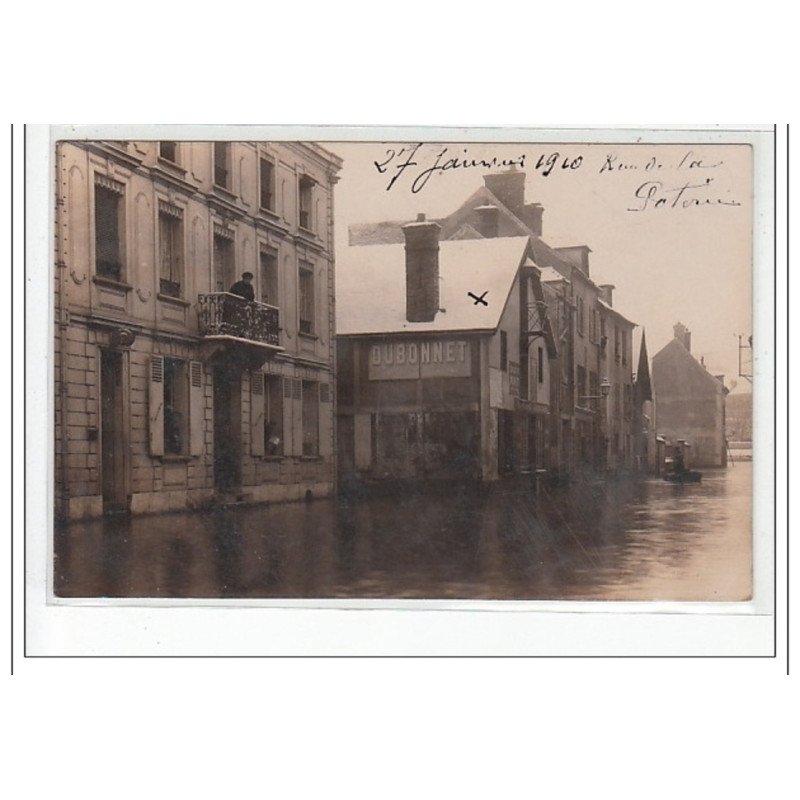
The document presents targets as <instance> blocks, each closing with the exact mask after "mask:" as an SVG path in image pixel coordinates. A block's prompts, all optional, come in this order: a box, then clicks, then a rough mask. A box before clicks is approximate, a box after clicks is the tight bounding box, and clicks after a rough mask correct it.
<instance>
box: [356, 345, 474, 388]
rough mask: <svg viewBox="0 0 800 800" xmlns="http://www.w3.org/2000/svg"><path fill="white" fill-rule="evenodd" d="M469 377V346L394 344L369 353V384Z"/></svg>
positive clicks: (378, 346)
mask: <svg viewBox="0 0 800 800" xmlns="http://www.w3.org/2000/svg"><path fill="white" fill-rule="evenodd" d="M471 374H472V357H471V353H470V344H469V342H466V341H463V340H459V339H441V340H437V341H427V342H409V341H397V342H389V343H385V344H373V345H371V346H370V349H369V379H370V380H371V381H390V380H395V381H396V380H414V379H417V378H468V377H469V376H470V375H471Z"/></svg>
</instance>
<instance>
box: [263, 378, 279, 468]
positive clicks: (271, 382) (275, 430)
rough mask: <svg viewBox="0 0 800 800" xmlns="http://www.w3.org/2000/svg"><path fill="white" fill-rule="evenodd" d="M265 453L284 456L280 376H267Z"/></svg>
mask: <svg viewBox="0 0 800 800" xmlns="http://www.w3.org/2000/svg"><path fill="white" fill-rule="evenodd" d="M264 378H265V380H264V382H265V388H266V391H265V395H266V396H265V398H264V399H265V401H266V404H267V407H266V408H265V409H264V453H265V455H268V456H282V455H283V392H282V391H281V388H282V387H281V383H282V379H281V377H280V375H265V376H264Z"/></svg>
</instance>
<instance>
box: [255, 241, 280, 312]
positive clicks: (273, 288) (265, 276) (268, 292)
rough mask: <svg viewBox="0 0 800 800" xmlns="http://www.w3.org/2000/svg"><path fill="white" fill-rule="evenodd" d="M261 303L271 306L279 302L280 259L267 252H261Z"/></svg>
mask: <svg viewBox="0 0 800 800" xmlns="http://www.w3.org/2000/svg"><path fill="white" fill-rule="evenodd" d="M260 260H261V302H262V303H268V304H269V305H271V306H277V305H280V303H279V302H278V257H277V256H276V255H274V254H273V253H269V252H267V251H265V250H262V251H261V258H260Z"/></svg>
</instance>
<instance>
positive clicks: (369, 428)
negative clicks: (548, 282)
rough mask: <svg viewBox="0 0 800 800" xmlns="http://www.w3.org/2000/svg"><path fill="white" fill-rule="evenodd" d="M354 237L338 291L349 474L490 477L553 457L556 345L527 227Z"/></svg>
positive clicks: (422, 223)
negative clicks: (358, 240) (359, 242)
mask: <svg viewBox="0 0 800 800" xmlns="http://www.w3.org/2000/svg"><path fill="white" fill-rule="evenodd" d="M440 233H441V226H440V225H439V224H438V223H436V222H431V221H427V220H426V219H425V218H424V215H420V217H419V218H418V220H417V221H416V222H412V223H409V224H406V225H403V226H402V228H401V235H402V236H403V237H404V242H403V243H395V244H382V245H375V246H372V247H350V248H348V249H347V251H346V253H345V254H344V255H343V256H341V257H340V270H339V280H338V301H337V385H338V395H337V426H338V434H337V450H338V459H339V474H340V478H341V480H342V481H347V480H348V479H356V480H364V481H371V480H391V479H416V478H419V479H431V480H434V479H451V478H475V479H481V480H485V481H491V480H494V479H496V478H497V477H498V476H500V475H502V474H506V473H511V472H518V471H521V470H523V469H525V470H528V469H530V470H533V469H537V468H543V467H545V466H546V464H547V463H548V455H547V448H548V441H547V419H548V414H549V411H550V396H551V390H550V363H551V359H553V358H554V356H555V345H554V341H553V337H552V332H551V330H550V326H549V322H548V320H547V316H546V307H545V303H544V297H543V294H542V287H541V283H540V278H539V275H540V270H539V269H538V267H537V266H536V265H535V264H534V262H533V261H532V259H531V256H532V251H531V248H530V244H529V241H528V238H527V237H525V236H521V237H509V238H489V239H482V238H469V237H466V238H456V239H452V240H449V241H440Z"/></svg>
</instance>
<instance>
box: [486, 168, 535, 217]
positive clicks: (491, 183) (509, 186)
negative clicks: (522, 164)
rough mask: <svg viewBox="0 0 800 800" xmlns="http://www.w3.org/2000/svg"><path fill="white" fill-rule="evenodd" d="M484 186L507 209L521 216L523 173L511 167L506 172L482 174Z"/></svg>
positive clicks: (523, 195) (523, 204) (523, 188)
mask: <svg viewBox="0 0 800 800" xmlns="http://www.w3.org/2000/svg"><path fill="white" fill-rule="evenodd" d="M483 182H484V185H485V186H486V188H487V189H488V190H489V191H490V192H491V193H492V194H493V195H494V196H495V197H496V198H497V199H498V200H499V201H500V202H501V203H502V204H503V205H504V206H506V207H507V208H508V209H510V210H511V211H513V212H514V213H515V214H516V215H517V216H519V217H521V215H522V212H523V210H524V206H525V173H524V172H520V171H519V170H517V168H516V167H512V168H511V169H510V170H508V171H506V172H496V173H494V174H491V175H484V176H483Z"/></svg>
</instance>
